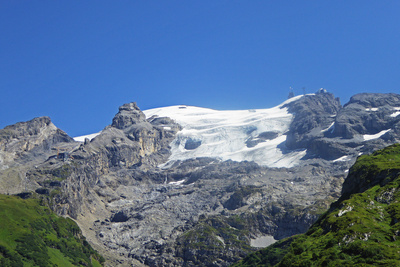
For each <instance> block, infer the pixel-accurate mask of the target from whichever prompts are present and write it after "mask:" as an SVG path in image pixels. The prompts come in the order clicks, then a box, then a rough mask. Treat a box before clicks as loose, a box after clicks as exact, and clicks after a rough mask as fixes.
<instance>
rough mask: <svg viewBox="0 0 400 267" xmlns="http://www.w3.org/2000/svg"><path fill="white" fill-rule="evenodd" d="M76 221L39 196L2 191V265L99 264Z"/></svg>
mask: <svg viewBox="0 0 400 267" xmlns="http://www.w3.org/2000/svg"><path fill="white" fill-rule="evenodd" d="M103 261H104V260H103V258H102V257H101V256H100V255H99V254H98V253H97V252H96V251H94V250H93V249H92V247H91V246H90V245H89V243H88V242H87V241H86V240H85V238H84V237H83V236H82V233H81V231H80V229H79V227H78V226H77V224H76V223H75V222H74V221H72V220H71V219H68V218H62V217H58V216H56V215H55V214H54V213H53V212H51V210H50V209H48V208H47V207H45V206H42V205H40V200H38V199H26V200H23V199H20V198H19V197H16V196H6V195H0V266H98V265H99V263H100V262H103Z"/></svg>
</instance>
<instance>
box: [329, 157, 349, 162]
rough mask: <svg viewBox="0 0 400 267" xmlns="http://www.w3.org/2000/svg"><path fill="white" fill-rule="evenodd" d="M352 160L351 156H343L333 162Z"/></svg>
mask: <svg viewBox="0 0 400 267" xmlns="http://www.w3.org/2000/svg"><path fill="white" fill-rule="evenodd" d="M350 159H351V158H350V157H349V156H343V157H340V158H337V159H335V160H333V161H332V162H338V161H347V160H350Z"/></svg>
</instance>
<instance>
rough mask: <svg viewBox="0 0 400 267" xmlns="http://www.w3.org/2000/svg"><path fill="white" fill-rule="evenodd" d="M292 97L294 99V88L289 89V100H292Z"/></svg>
mask: <svg viewBox="0 0 400 267" xmlns="http://www.w3.org/2000/svg"><path fill="white" fill-rule="evenodd" d="M292 97H294V91H293V88H292V87H289V96H288V99H289V98H292Z"/></svg>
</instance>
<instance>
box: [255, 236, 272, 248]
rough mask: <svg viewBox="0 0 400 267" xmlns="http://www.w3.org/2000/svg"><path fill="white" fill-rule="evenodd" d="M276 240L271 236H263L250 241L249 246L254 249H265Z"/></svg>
mask: <svg viewBox="0 0 400 267" xmlns="http://www.w3.org/2000/svg"><path fill="white" fill-rule="evenodd" d="M276 241H277V240H275V238H274V237H273V236H270V235H265V236H260V237H257V238H255V239H250V246H252V247H254V248H265V247H268V246H270V245H272V244H273V243H275V242H276Z"/></svg>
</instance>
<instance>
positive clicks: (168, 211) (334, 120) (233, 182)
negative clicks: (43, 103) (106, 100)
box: [0, 93, 400, 266]
mask: <svg viewBox="0 0 400 267" xmlns="http://www.w3.org/2000/svg"><path fill="white" fill-rule="evenodd" d="M399 107H400V98H399V96H398V95H394V94H361V95H356V96H354V97H353V98H352V100H351V101H350V102H349V103H348V104H346V105H345V106H344V107H342V106H341V105H340V102H339V100H338V99H335V98H334V96H333V95H332V94H330V93H319V94H315V95H306V96H304V97H302V98H300V99H299V100H297V101H294V102H292V103H289V104H288V106H287V108H288V109H289V111H290V112H292V113H294V118H293V121H292V123H291V125H290V128H289V131H288V133H287V139H286V142H285V143H283V144H281V145H280V146H279V147H278V149H281V150H282V151H283V152H284V153H288V152H290V151H292V150H296V149H306V151H307V153H306V155H305V156H304V157H303V159H302V160H301V161H300V164H298V165H297V166H294V167H292V168H268V167H266V166H259V165H257V164H255V163H253V162H245V161H244V162H234V161H219V160H217V159H215V158H193V159H188V160H185V161H176V162H174V163H173V164H171V165H170V167H169V168H167V169H162V168H160V167H158V166H159V165H160V164H162V163H164V162H166V161H167V160H168V158H169V156H170V153H171V152H170V147H169V145H170V144H171V142H173V141H174V138H175V137H176V135H177V133H178V132H179V131H180V130H181V129H182V127H181V126H180V125H178V124H176V123H175V122H174V121H173V120H171V119H170V118H166V117H153V118H146V117H145V116H144V114H143V112H142V111H140V109H139V108H138V107H137V105H136V104H135V103H130V104H125V105H123V106H121V107H120V109H119V112H118V113H117V115H116V116H115V117H114V119H113V121H112V124H111V125H110V126H107V127H106V128H105V129H104V130H103V131H102V132H101V133H100V134H99V135H98V136H96V137H95V138H94V139H92V140H88V139H87V140H85V142H84V143H80V142H74V141H73V140H72V139H71V138H69V137H68V136H67V135H65V134H63V132H62V131H61V130H59V129H57V128H56V129H54V128H53V127H52V126H51V125H52V124H51V123H47V124H46V123H45V125H48V126H47V127H49V129H50V128H51V131H50V130H47V132H50V133H47V132H46V131H44V130H43V129H42V128H43V126H42V124H37V123H33V121H35V120H36V121H37V120H39V121H42V120H43V121H46V119H45V118H38V119H34V120H33V121H31V122H28V123H33V124H32V126H30V127H29V129H30V132H31V133H32V134H22V135H21V136H18V135H15V134H14V135H13V134H9V133H8V132H7V131H8V127H12V129H14V131H16V132H21V133H25V132H24V130H23V129H24V127H25V126H24V125H25V124H16V125H14V126H8V127H6V128H5V129H3V130H0V136H1V137H2V140H0V142H3V143H4V144H6V141H4V140H12V139H13V138H14V139H15V140H14V141H13V142H14V143H21V144H23V142H25V143H28V142H34V140H42V141H35V142H36V144H38V145H37V146H35V145H33V146H34V148H32V149H31V150H29V149H28V150H23V149H24V148H25V147H26V146H24V145H19V146H17V148H15V151H16V152H14V150H12V148H10V146H5V145H3V146H1V148H2V150H1V151H0V157H2V158H3V159H5V158H7V159H8V161H7V164H5V163H4V162H5V161H4V160H3V162H2V163H1V164H0V165H1V166H0V169H2V170H1V171H0V190H1V192H2V193H18V192H22V191H25V189H26V190H33V191H36V192H38V193H40V194H42V195H43V197H44V198H46V199H48V202H49V205H50V206H51V207H52V209H53V210H55V211H57V213H59V214H61V215H68V216H71V217H72V218H74V219H75V220H76V221H77V222H78V223H79V225H80V226H81V228H82V229H83V232H84V234H85V235H86V236H87V238H88V240H89V241H90V242H91V243H92V244H93V245H94V246H95V248H97V249H99V250H100V251H101V252H103V253H105V256H106V258H108V260H109V261H108V262H109V264H110V265H121V264H128V265H129V264H134V265H140V264H145V265H149V266H196V265H199V264H205V265H208V266H227V265H229V264H230V263H232V262H235V261H236V260H238V259H240V258H241V257H244V256H245V255H246V254H247V253H249V252H251V251H254V250H255V249H256V248H254V247H251V246H250V244H251V240H254V239H255V238H257V237H262V236H273V237H274V238H275V239H281V238H284V237H288V236H291V235H293V234H297V233H301V232H305V231H306V230H307V229H308V227H309V226H310V225H311V224H312V223H313V222H314V221H315V220H316V219H317V218H318V216H319V214H320V213H321V212H322V210H324V208H326V207H328V205H329V204H330V203H331V202H332V201H333V200H335V199H337V198H338V197H339V195H340V191H341V185H342V183H343V181H344V178H345V177H346V175H347V173H346V171H347V170H348V169H349V168H350V166H351V164H353V163H354V161H355V159H356V157H357V156H358V155H359V154H361V153H370V152H372V151H373V150H375V149H377V148H382V147H384V146H387V145H389V144H392V143H395V142H398V141H399V139H400V135H399V130H398V129H399V125H400V123H399V121H400V116H394V115H396V112H397V111H398V110H399V109H398V108H399ZM355 110H357V112H355ZM377 118H379V120H377ZM49 125H50V126H49ZM54 127H55V126H54ZM45 128H46V127H45ZM40 129H42V130H40ZM5 130H7V131H5ZM44 132H46V134H44ZM372 137H374V138H372ZM268 138H271V137H270V136H265V138H264V139H265V140H268ZM24 140H25V141H24ZM262 140H263V139H261V142H262ZM7 142H10V141H7ZM257 142H260V140H258V141H257ZM7 144H8V143H7ZM201 145H202V144H200V146H201ZM251 145H257V144H251ZM31 147H32V146H31ZM57 148H58V149H57ZM61 148H62V149H61ZM187 149H196V146H192V147H188V148H187ZM10 155H12V156H10ZM37 155H40V157H37ZM22 166H23V167H22ZM24 176H26V178H25V177H24ZM4 181H8V182H4ZM11 184H13V185H14V186H13V188H14V191H10V188H11V186H10V185H11ZM15 185H18V186H15ZM205 237H206V238H205Z"/></svg>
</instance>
